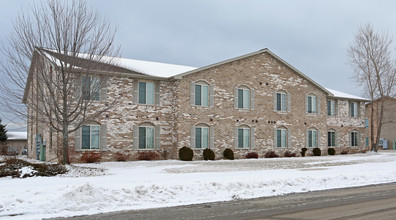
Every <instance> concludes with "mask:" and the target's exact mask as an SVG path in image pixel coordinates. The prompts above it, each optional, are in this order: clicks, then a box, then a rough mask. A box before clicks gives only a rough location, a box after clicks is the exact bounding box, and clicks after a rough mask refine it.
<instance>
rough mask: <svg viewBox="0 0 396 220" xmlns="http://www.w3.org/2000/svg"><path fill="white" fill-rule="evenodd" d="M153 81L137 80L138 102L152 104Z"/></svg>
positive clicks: (153, 93)
mask: <svg viewBox="0 0 396 220" xmlns="http://www.w3.org/2000/svg"><path fill="white" fill-rule="evenodd" d="M154 95H155V91H154V82H139V104H148V105H153V104H154Z"/></svg>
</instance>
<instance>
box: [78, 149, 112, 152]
mask: <svg viewBox="0 0 396 220" xmlns="http://www.w3.org/2000/svg"><path fill="white" fill-rule="evenodd" d="M74 151H76V152H89V151H91V152H95V151H97V152H98V151H106V150H103V149H78V150H74Z"/></svg>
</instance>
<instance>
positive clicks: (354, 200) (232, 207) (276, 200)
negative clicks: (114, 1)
mask: <svg viewBox="0 0 396 220" xmlns="http://www.w3.org/2000/svg"><path fill="white" fill-rule="evenodd" d="M186 196H188V195H186ZM56 219H57V220H60V219H63V220H64V218H56ZM68 219H73V220H104V219H106V220H107V219H112V220H113V219H114V220H118V219H120V220H127V219H134V220H138V219H153V220H155V219H158V220H167V219H169V220H173V219H224V220H226V219H227V220H230V219H231V220H232V219H270V220H296V219H333V220H336V219H337V220H339V219H370V220H372V219H376V220H387V219H389V220H390V219H392V220H393V219H396V183H391V184H381V185H371V186H364V187H355V188H343V189H333V190H324V191H314V192H308V193H295V194H288V195H283V196H276V197H264V198H258V199H249V200H234V201H230V202H216V203H205V204H198V205H189V206H179V207H170V208H160V209H147V210H137V211H125V212H113V213H106V214H99V215H92V216H79V217H73V218H68Z"/></svg>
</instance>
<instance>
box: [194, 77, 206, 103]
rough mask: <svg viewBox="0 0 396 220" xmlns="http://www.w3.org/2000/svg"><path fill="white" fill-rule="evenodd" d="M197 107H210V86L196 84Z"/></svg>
mask: <svg viewBox="0 0 396 220" xmlns="http://www.w3.org/2000/svg"><path fill="white" fill-rule="evenodd" d="M195 105H198V106H209V86H208V85H206V84H203V83H196V84H195Z"/></svg>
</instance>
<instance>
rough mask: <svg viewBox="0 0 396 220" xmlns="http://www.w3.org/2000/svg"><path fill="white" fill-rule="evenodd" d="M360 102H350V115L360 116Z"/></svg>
mask: <svg viewBox="0 0 396 220" xmlns="http://www.w3.org/2000/svg"><path fill="white" fill-rule="evenodd" d="M358 110H359V107H358V103H357V102H350V103H349V111H350V116H351V117H353V118H357V117H358Z"/></svg>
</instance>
